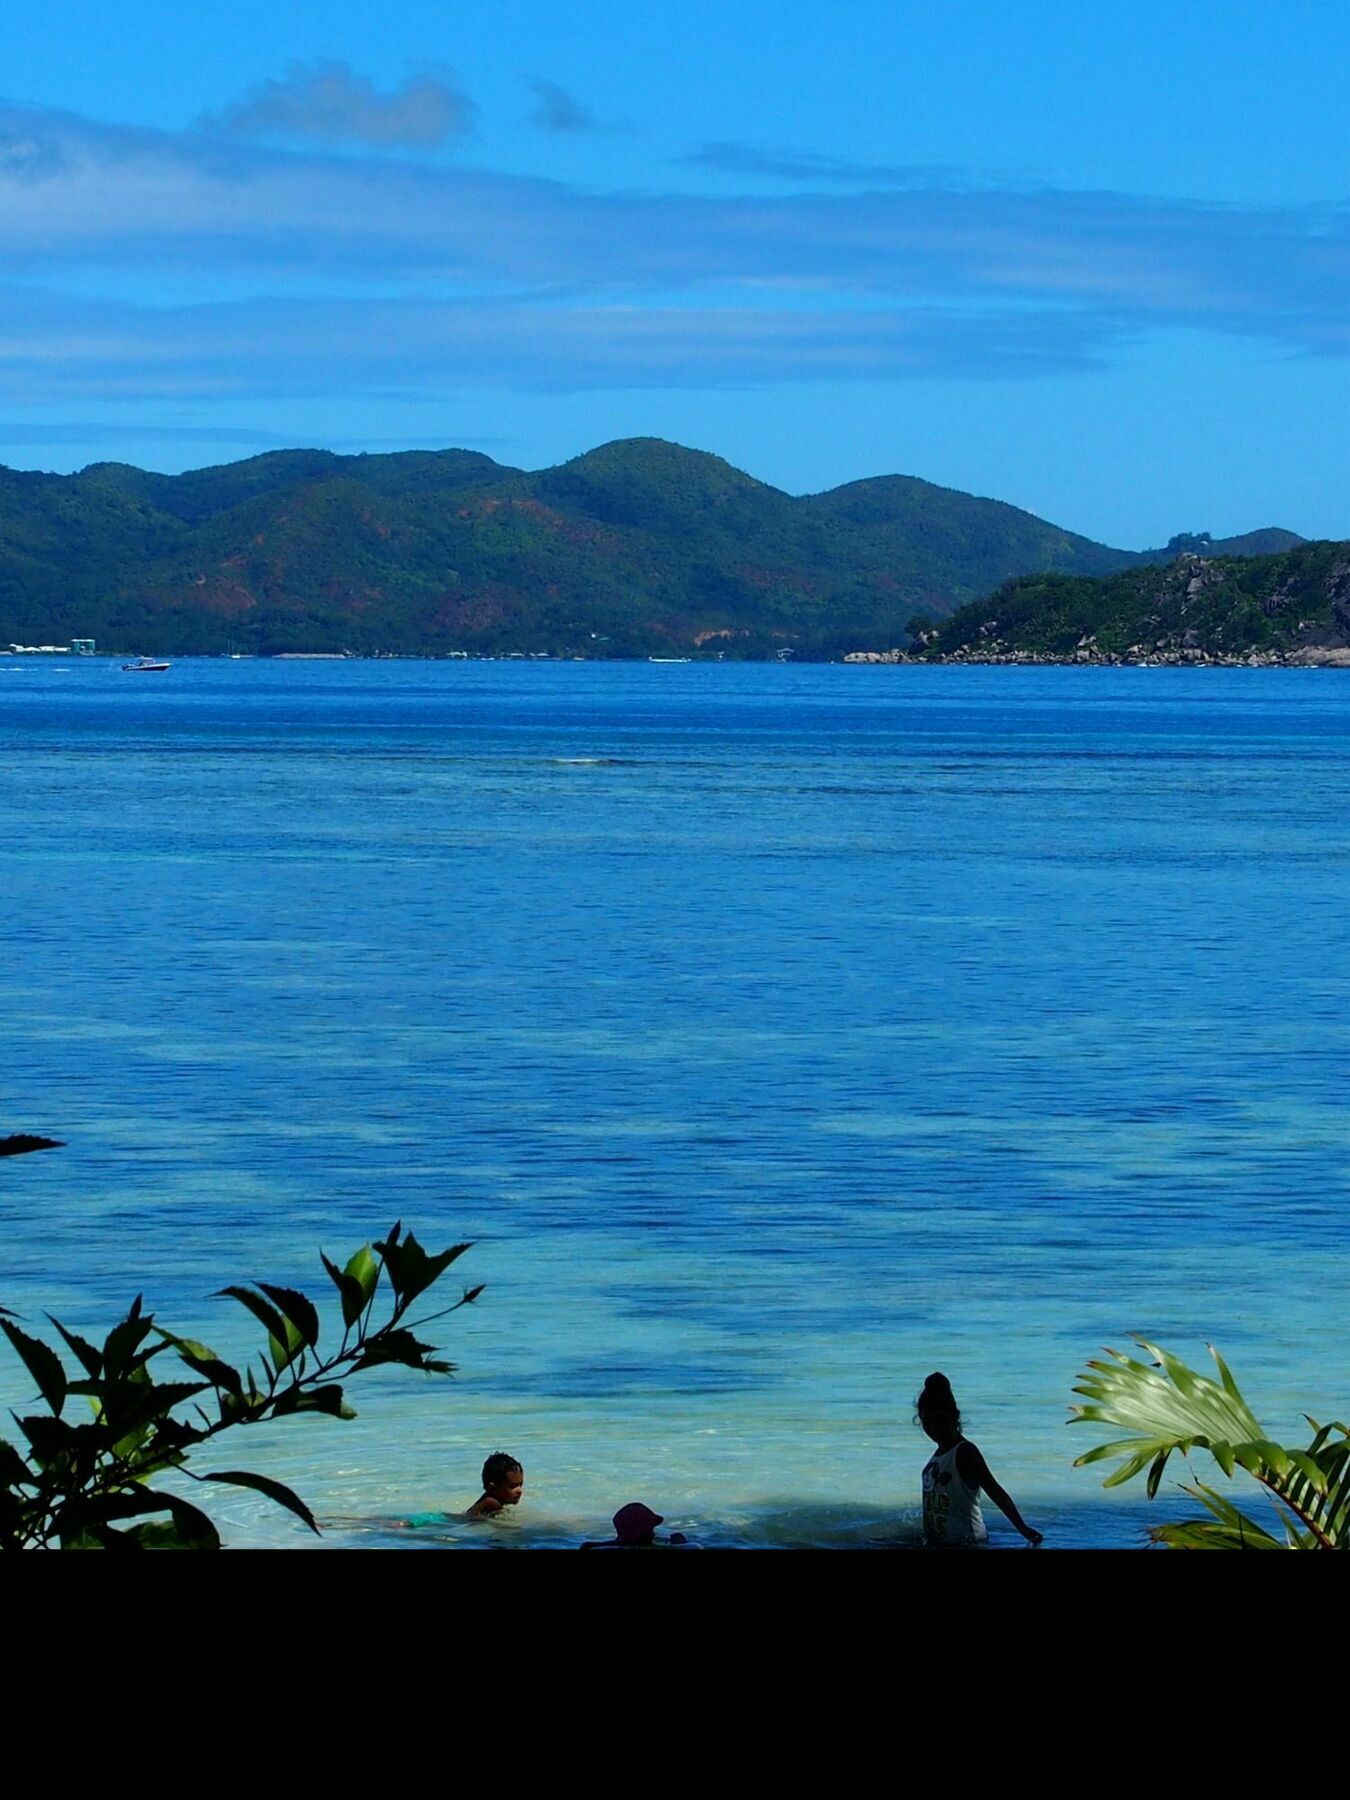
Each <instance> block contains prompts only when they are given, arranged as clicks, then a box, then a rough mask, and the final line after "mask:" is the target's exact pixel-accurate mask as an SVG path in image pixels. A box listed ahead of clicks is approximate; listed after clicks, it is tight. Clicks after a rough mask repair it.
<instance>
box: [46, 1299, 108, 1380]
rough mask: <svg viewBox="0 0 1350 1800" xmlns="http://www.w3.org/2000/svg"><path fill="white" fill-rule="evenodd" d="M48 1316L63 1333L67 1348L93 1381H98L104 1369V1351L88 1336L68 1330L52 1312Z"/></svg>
mask: <svg viewBox="0 0 1350 1800" xmlns="http://www.w3.org/2000/svg"><path fill="white" fill-rule="evenodd" d="M47 1318H48V1320H49V1321H50V1322H51V1324H53V1325H54V1326H55V1327H56V1329H57V1330H58V1331H59V1332H60V1333H61V1336H62V1338H63V1339H64V1340H65V1344H66V1348H67V1349H68V1350H70V1351H71V1352H72V1353H73V1354H74V1356H75V1357H76V1359H77V1361H78V1362H79V1363H80V1364H81V1365H82V1367H83V1369H84V1372H85V1374H86V1375H88V1376H89V1378H90V1380H91V1381H96V1380H97V1379H98V1377H99V1375H100V1374H101V1373H102V1370H103V1356H102V1353H101V1352H100V1351H98V1350H96V1349H95V1348H94V1346H93V1345H92V1344H91V1343H90V1342H89V1341H88V1340H87V1339H86V1338H82V1337H80V1336H79V1335H78V1333H76V1332H74V1331H67V1330H66V1328H65V1326H64V1325H63V1324H62V1323H61V1321H60V1319H56V1318H53V1317H52V1315H51V1313H48V1314H47Z"/></svg>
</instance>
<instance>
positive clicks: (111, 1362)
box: [103, 1294, 154, 1377]
mask: <svg viewBox="0 0 1350 1800" xmlns="http://www.w3.org/2000/svg"><path fill="white" fill-rule="evenodd" d="M153 1328H154V1321H153V1320H152V1319H149V1318H143V1317H142V1316H141V1297H140V1295H139V1294H137V1296H136V1298H135V1299H134V1300H133V1301H132V1303H131V1310H130V1311H129V1312H128V1313H127V1316H126V1318H125V1319H123V1320H122V1322H121V1324H120V1325H114V1326H113V1328H112V1330H111V1331H110V1332H109V1333H108V1335H107V1337H106V1338H105V1339H104V1343H103V1371H104V1374H105V1375H107V1376H109V1377H112V1376H116V1375H124V1374H126V1373H127V1371H128V1370H129V1369H132V1368H134V1367H136V1366H137V1364H138V1362H140V1361H143V1360H144V1359H143V1358H141V1357H140V1355H139V1352H140V1347H141V1345H142V1344H143V1343H144V1342H145V1340H146V1338H147V1337H148V1336H149V1335H150V1332H151V1331H152V1330H153Z"/></svg>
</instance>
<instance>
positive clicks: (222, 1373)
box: [155, 1326, 244, 1398]
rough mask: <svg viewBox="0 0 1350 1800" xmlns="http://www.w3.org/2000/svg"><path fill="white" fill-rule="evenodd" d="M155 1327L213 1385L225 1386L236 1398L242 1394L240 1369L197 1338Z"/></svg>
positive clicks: (190, 1365) (186, 1361) (184, 1359)
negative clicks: (222, 1358)
mask: <svg viewBox="0 0 1350 1800" xmlns="http://www.w3.org/2000/svg"><path fill="white" fill-rule="evenodd" d="M155 1329H156V1330H157V1331H158V1332H159V1334H160V1336H161V1337H163V1338H164V1339H166V1340H167V1342H169V1343H170V1344H172V1345H173V1347H174V1349H175V1350H177V1352H178V1354H179V1356H181V1357H182V1359H183V1361H184V1362H185V1363H186V1364H187V1366H188V1367H189V1368H190V1369H194V1370H195V1371H196V1373H197V1374H198V1375H202V1376H205V1378H206V1380H207V1381H209V1382H210V1383H211V1385H212V1386H213V1387H218V1388H224V1389H225V1391H226V1393H229V1394H233V1395H234V1396H235V1397H236V1398H239V1397H240V1396H242V1394H243V1392H244V1382H243V1378H242V1376H241V1375H240V1373H239V1371H238V1369H236V1368H234V1367H233V1366H232V1365H231V1364H230V1363H227V1362H223V1361H222V1360H221V1358H220V1357H218V1356H217V1355H216V1353H215V1351H214V1350H211V1349H208V1347H207V1346H206V1345H205V1344H199V1343H198V1342H197V1340H196V1339H195V1338H180V1337H175V1336H174V1334H173V1333H172V1332H171V1331H165V1330H164V1329H163V1327H162V1326H156V1327H155Z"/></svg>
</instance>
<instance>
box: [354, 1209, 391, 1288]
mask: <svg viewBox="0 0 1350 1800" xmlns="http://www.w3.org/2000/svg"><path fill="white" fill-rule="evenodd" d="M392 1235H393V1236H395V1237H397V1235H398V1226H397V1225H395V1227H394V1230H393V1233H392ZM345 1273H346V1274H348V1275H350V1276H351V1278H352V1280H353V1281H355V1282H357V1283H358V1284H359V1286H360V1289H361V1292H362V1293H363V1294H364V1295H365V1297H366V1299H367V1300H369V1299H370V1297H371V1295H372V1294H373V1293H374V1292H375V1289H376V1287H377V1286H378V1285H379V1280H380V1265H379V1263H378V1262H376V1260H375V1258H374V1256H373V1255H372V1254H371V1249H370V1245H369V1244H362V1246H361V1248H360V1249H359V1250H358V1251H357V1252H356V1253H355V1255H354V1256H352V1258H351V1259H350V1261H349V1262H348V1264H347V1267H346V1270H345Z"/></svg>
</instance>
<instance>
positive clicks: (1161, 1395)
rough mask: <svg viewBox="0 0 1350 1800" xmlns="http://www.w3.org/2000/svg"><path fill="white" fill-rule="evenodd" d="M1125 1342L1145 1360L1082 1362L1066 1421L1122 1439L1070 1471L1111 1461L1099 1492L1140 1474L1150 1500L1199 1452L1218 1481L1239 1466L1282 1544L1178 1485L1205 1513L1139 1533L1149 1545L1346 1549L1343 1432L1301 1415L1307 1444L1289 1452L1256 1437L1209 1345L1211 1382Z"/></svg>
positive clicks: (1113, 1353) (1349, 1462)
mask: <svg viewBox="0 0 1350 1800" xmlns="http://www.w3.org/2000/svg"><path fill="white" fill-rule="evenodd" d="M1135 1342H1136V1343H1137V1344H1138V1345H1139V1346H1140V1348H1141V1349H1142V1350H1144V1351H1146V1352H1147V1354H1148V1355H1149V1356H1150V1357H1151V1358H1152V1359H1153V1360H1152V1362H1151V1363H1143V1362H1138V1361H1136V1360H1135V1359H1134V1358H1132V1357H1129V1356H1125V1355H1123V1354H1122V1353H1121V1352H1120V1351H1119V1350H1108V1351H1107V1352H1106V1354H1107V1355H1108V1356H1109V1357H1111V1359H1112V1360H1111V1361H1110V1362H1089V1364H1088V1365H1087V1368H1086V1369H1085V1370H1084V1371H1083V1373H1082V1374H1081V1375H1080V1376H1079V1378H1078V1384H1077V1386H1076V1387H1075V1388H1074V1390H1073V1391H1074V1393H1076V1394H1082V1395H1083V1396H1084V1398H1085V1399H1086V1400H1087V1401H1088V1402H1089V1404H1088V1405H1086V1406H1074V1407H1071V1408H1070V1411H1071V1412H1072V1413H1073V1414H1074V1417H1073V1418H1072V1419H1070V1421H1069V1423H1070V1424H1071V1425H1080V1424H1103V1425H1119V1426H1123V1427H1124V1428H1125V1430H1126V1431H1127V1433H1128V1435H1127V1436H1126V1437H1122V1438H1116V1439H1114V1440H1113V1441H1112V1442H1110V1443H1107V1444H1099V1445H1098V1446H1097V1447H1096V1449H1094V1450H1089V1451H1088V1452H1087V1454H1086V1455H1084V1456H1080V1457H1079V1458H1078V1459H1077V1461H1076V1462H1075V1464H1074V1467H1075V1468H1082V1467H1083V1466H1084V1465H1085V1464H1087V1463H1094V1462H1101V1461H1103V1460H1104V1459H1106V1458H1110V1457H1119V1458H1120V1459H1121V1467H1120V1468H1118V1469H1116V1470H1115V1471H1114V1472H1113V1473H1112V1474H1111V1475H1109V1476H1108V1477H1107V1478H1106V1481H1105V1483H1104V1485H1105V1486H1106V1487H1119V1486H1120V1484H1121V1483H1122V1482H1125V1481H1132V1480H1133V1479H1134V1477H1135V1476H1136V1475H1138V1474H1140V1473H1141V1472H1142V1471H1143V1470H1144V1469H1145V1468H1147V1469H1148V1482H1147V1487H1148V1497H1149V1499H1150V1500H1151V1499H1153V1497H1154V1496H1155V1495H1156V1493H1157V1491H1158V1484H1159V1482H1160V1481H1161V1480H1162V1476H1163V1471H1164V1470H1165V1469H1166V1467H1167V1463H1168V1460H1169V1458H1170V1457H1171V1456H1172V1455H1173V1454H1174V1453H1175V1454H1177V1455H1180V1456H1189V1455H1190V1453H1191V1451H1193V1450H1205V1451H1207V1452H1208V1453H1209V1455H1210V1456H1211V1457H1213V1459H1214V1461H1215V1462H1216V1463H1217V1464H1218V1465H1219V1468H1220V1469H1221V1470H1222V1471H1223V1473H1224V1475H1225V1476H1227V1477H1229V1478H1231V1477H1232V1476H1233V1474H1234V1472H1235V1471H1236V1470H1238V1469H1242V1470H1244V1471H1245V1472H1246V1473H1247V1474H1248V1475H1250V1476H1251V1477H1252V1479H1253V1480H1254V1481H1256V1482H1259V1483H1260V1485H1261V1486H1262V1487H1263V1488H1264V1489H1265V1490H1266V1494H1267V1496H1268V1498H1269V1499H1270V1501H1271V1503H1272V1504H1273V1506H1274V1508H1275V1512H1276V1515H1277V1518H1278V1521H1279V1525H1280V1527H1281V1529H1282V1532H1283V1537H1282V1538H1281V1537H1276V1536H1275V1535H1274V1534H1273V1533H1272V1532H1270V1531H1267V1530H1266V1529H1265V1527H1264V1526H1262V1525H1260V1524H1258V1523H1257V1522H1256V1520H1255V1519H1252V1518H1249V1517H1248V1516H1247V1514H1245V1513H1243V1512H1241V1511H1240V1510H1239V1509H1238V1508H1237V1507H1236V1506H1234V1505H1233V1503H1232V1501H1230V1500H1229V1499H1227V1498H1226V1497H1225V1496H1224V1495H1223V1494H1221V1493H1219V1492H1218V1491H1217V1490H1216V1489H1215V1488H1212V1487H1209V1486H1207V1485H1206V1483H1204V1482H1202V1481H1194V1482H1183V1483H1182V1484H1181V1486H1182V1487H1183V1489H1184V1490H1185V1492H1186V1493H1188V1494H1192V1495H1194V1497H1195V1498H1196V1499H1197V1500H1199V1501H1200V1503H1201V1505H1202V1506H1204V1507H1205V1508H1206V1509H1207V1510H1208V1512H1209V1513H1210V1515H1211V1516H1210V1517H1209V1518H1208V1519H1192V1520H1185V1521H1182V1522H1180V1523H1177V1524H1169V1525H1155V1526H1153V1527H1152V1528H1151V1530H1150V1532H1149V1536H1150V1537H1151V1538H1152V1539H1153V1541H1154V1542H1155V1543H1159V1544H1167V1545H1169V1546H1170V1547H1171V1548H1173V1549H1176V1550H1350V1428H1347V1427H1346V1426H1345V1425H1342V1424H1340V1423H1336V1424H1331V1425H1319V1424H1318V1423H1317V1421H1316V1419H1312V1418H1310V1419H1308V1423H1309V1425H1310V1426H1311V1427H1312V1429H1313V1434H1314V1435H1313V1438H1312V1441H1311V1443H1309V1444H1308V1445H1307V1447H1306V1448H1305V1449H1301V1450H1291V1449H1289V1448H1288V1447H1287V1446H1286V1445H1283V1444H1277V1443H1275V1442H1274V1441H1273V1440H1272V1439H1271V1438H1269V1437H1267V1436H1266V1434H1265V1432H1264V1431H1263V1430H1262V1428H1261V1426H1260V1425H1259V1424H1258V1422H1257V1420H1256V1418H1255V1416H1254V1415H1253V1413H1252V1410H1251V1408H1250V1407H1249V1406H1248V1405H1247V1402H1246V1401H1245V1400H1244V1399H1243V1397H1242V1394H1241V1392H1240V1391H1239V1389H1238V1385H1237V1383H1236V1382H1235V1381H1234V1380H1233V1377H1232V1375H1231V1373H1230V1372H1229V1369H1228V1365H1227V1364H1226V1363H1225V1362H1224V1360H1223V1358H1222V1357H1221V1356H1220V1355H1219V1353H1218V1351H1217V1350H1215V1349H1214V1348H1213V1346H1212V1345H1211V1346H1210V1352H1209V1353H1210V1355H1211V1356H1212V1357H1213V1358H1214V1361H1215V1363H1216V1365H1217V1366H1218V1370H1219V1377H1220V1379H1219V1380H1218V1381H1214V1380H1212V1379H1211V1378H1210V1377H1209V1376H1207V1375H1200V1374H1198V1373H1197V1372H1196V1371H1195V1370H1194V1369H1190V1368H1188V1367H1187V1366H1186V1364H1185V1363H1183V1362H1180V1361H1178V1359H1177V1358H1176V1357H1174V1356H1170V1355H1169V1354H1168V1353H1167V1351H1166V1350H1160V1349H1159V1348H1158V1347H1157V1345H1156V1344H1150V1343H1148V1342H1147V1341H1146V1340H1145V1339H1144V1338H1136V1339H1135Z"/></svg>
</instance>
